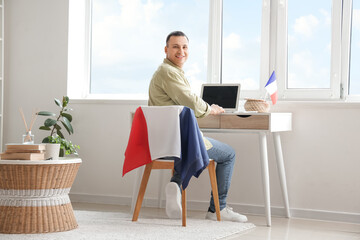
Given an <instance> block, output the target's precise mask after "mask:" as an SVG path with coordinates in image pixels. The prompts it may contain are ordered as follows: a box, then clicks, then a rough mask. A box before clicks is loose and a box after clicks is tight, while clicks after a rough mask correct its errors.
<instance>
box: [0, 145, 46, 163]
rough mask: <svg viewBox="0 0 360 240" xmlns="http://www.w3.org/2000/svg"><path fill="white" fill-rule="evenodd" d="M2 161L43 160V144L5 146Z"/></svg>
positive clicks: (0, 155)
mask: <svg viewBox="0 0 360 240" xmlns="http://www.w3.org/2000/svg"><path fill="white" fill-rule="evenodd" d="M0 157H1V159H2V160H45V144H6V150H5V152H3V153H1V154H0Z"/></svg>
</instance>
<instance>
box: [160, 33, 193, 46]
mask: <svg viewBox="0 0 360 240" xmlns="http://www.w3.org/2000/svg"><path fill="white" fill-rule="evenodd" d="M172 36H174V37H186V39H187V40H188V41H189V38H188V37H187V36H186V35H185V33H183V32H181V31H174V32H171V33H169V35H168V36H167V37H166V46H167V45H168V42H169V40H170V38H171V37H172Z"/></svg>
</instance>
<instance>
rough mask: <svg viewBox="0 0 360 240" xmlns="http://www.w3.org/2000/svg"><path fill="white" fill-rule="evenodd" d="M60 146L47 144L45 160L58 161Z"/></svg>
mask: <svg viewBox="0 0 360 240" xmlns="http://www.w3.org/2000/svg"><path fill="white" fill-rule="evenodd" d="M59 153H60V144H59V143H47V144H46V151H45V159H52V160H57V159H59Z"/></svg>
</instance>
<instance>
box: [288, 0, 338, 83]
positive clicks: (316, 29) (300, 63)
mask: <svg viewBox="0 0 360 240" xmlns="http://www.w3.org/2000/svg"><path fill="white" fill-rule="evenodd" d="M330 59H331V1H330V0H318V1H312V0H303V1H288V81H287V87H288V88H289V89H291V88H330V64H331V62H330Z"/></svg>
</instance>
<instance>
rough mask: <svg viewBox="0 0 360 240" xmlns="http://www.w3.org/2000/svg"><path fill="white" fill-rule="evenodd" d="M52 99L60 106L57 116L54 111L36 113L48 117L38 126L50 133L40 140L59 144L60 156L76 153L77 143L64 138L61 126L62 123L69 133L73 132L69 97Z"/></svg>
mask: <svg viewBox="0 0 360 240" xmlns="http://www.w3.org/2000/svg"><path fill="white" fill-rule="evenodd" d="M54 101H55V104H56V105H57V106H58V107H60V112H59V115H58V116H57V115H56V114H55V113H53V112H49V111H40V112H38V113H37V114H38V115H41V116H48V117H49V118H47V119H46V120H45V121H44V125H43V126H41V127H40V128H39V129H41V130H45V131H50V135H49V136H47V137H45V138H44V139H43V140H42V142H43V143H51V144H59V145H60V154H59V156H60V157H63V156H64V155H69V154H75V155H77V154H78V152H77V149H80V147H79V146H78V145H74V144H73V143H72V142H71V141H70V140H67V139H65V137H64V134H63V133H62V127H61V125H62V126H63V127H64V128H65V129H66V131H67V132H68V134H69V135H71V134H73V133H74V130H73V127H72V125H71V122H72V116H71V114H70V113H69V112H70V111H72V109H71V108H69V107H68V104H69V97H67V96H64V97H63V99H62V101H60V100H59V99H56V98H55V99H54Z"/></svg>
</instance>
